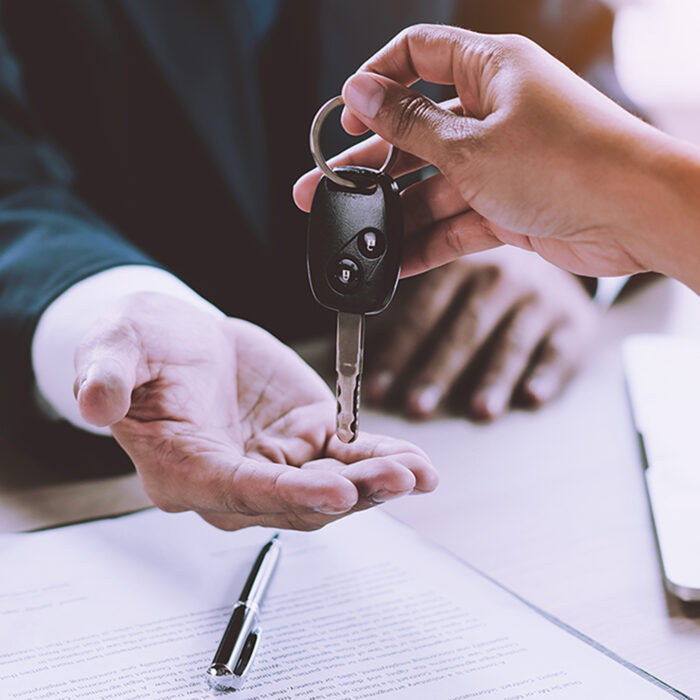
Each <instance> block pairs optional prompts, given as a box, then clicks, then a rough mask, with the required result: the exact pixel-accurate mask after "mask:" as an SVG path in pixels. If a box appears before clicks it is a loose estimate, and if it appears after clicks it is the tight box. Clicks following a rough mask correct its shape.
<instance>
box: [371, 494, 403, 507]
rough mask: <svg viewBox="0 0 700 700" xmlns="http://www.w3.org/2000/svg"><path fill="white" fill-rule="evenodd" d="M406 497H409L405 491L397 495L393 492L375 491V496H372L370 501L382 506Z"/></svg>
mask: <svg viewBox="0 0 700 700" xmlns="http://www.w3.org/2000/svg"><path fill="white" fill-rule="evenodd" d="M405 495H407V494H406V492H405V491H401V492H400V493H395V492H393V491H375V492H374V493H373V494H370V496H369V500H370V501H372V502H373V503H377V504H381V503H386V502H387V501H391V500H393V499H394V498H401V497H402V496H405Z"/></svg>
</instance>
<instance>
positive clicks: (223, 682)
mask: <svg viewBox="0 0 700 700" xmlns="http://www.w3.org/2000/svg"><path fill="white" fill-rule="evenodd" d="M260 633H261V628H260V626H259V625H256V626H255V627H254V628H253V629H252V630H251V631H250V632H249V633H248V636H247V637H246V638H245V641H244V642H243V644H242V645H241V646H240V651H239V652H238V655H237V656H236V657H235V658H234V659H231V661H232V663H231V664H227V663H222V662H220V661H219V662H214V663H213V664H212V665H211V666H210V667H209V670H208V671H207V680H208V681H209V685H210V686H211V687H212V688H214V689H215V690H240V688H241V686H242V685H243V681H244V679H245V674H246V672H247V670H248V668H250V664H251V663H252V661H253V657H254V656H255V652H256V651H257V648H258V644H259V642H260Z"/></svg>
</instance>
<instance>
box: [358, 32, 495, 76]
mask: <svg viewBox="0 0 700 700" xmlns="http://www.w3.org/2000/svg"><path fill="white" fill-rule="evenodd" d="M497 44H498V38H497V37H494V36H489V35H485V34H477V33H476V32H471V31H468V30H466V29H460V28H458V27H450V26H445V25H431V24H417V25H414V26H412V27H408V28H407V29H404V30H403V31H402V32H400V33H399V34H397V35H396V37H394V39H392V40H391V41H390V42H389V43H388V44H387V45H386V46H384V47H383V48H381V49H380V50H379V51H378V52H377V53H376V54H375V55H374V56H372V57H371V58H369V59H368V60H367V61H365V63H363V64H362V66H361V67H360V70H361V71H368V72H371V73H379V74H380V75H384V76H386V77H387V78H391V79H392V80H395V81H396V82H398V83H401V84H402V85H412V84H413V83H415V82H416V81H417V80H419V79H421V78H422V79H423V80H425V81H427V82H429V83H438V84H440V85H456V84H458V83H460V81H463V80H465V79H466V77H467V75H466V74H467V72H468V70H469V69H471V71H475V72H477V71H481V70H483V69H484V67H485V65H484V60H485V59H487V58H488V57H489V56H490V55H492V54H493V51H494V48H495V46H496V45H497ZM465 58H466V59H468V60H469V62H468V63H467V64H465V63H464V60H465ZM455 66H457V67H458V70H457V72H455Z"/></svg>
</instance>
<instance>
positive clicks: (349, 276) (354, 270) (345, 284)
mask: <svg viewBox="0 0 700 700" xmlns="http://www.w3.org/2000/svg"><path fill="white" fill-rule="evenodd" d="M329 277H330V283H331V286H332V287H333V289H335V291H336V292H339V293H340V294H351V293H352V292H354V291H355V290H356V289H357V287H358V286H359V284H360V282H361V280H362V271H361V270H360V267H359V265H358V264H357V263H356V262H355V261H354V260H353V259H352V258H347V257H345V258H340V259H339V260H337V261H336V262H335V263H334V264H333V265H332V266H331V271H330V275H329Z"/></svg>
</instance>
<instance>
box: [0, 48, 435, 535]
mask: <svg viewBox="0 0 700 700" xmlns="http://www.w3.org/2000/svg"><path fill="white" fill-rule="evenodd" d="M2 48H3V47H1V46H0V49H2ZM3 62H4V67H5V69H6V70H4V71H3V70H1V69H2V68H3ZM8 62H9V64H8ZM8 65H10V67H14V68H16V66H14V63H13V62H12V59H11V57H10V56H9V54H8V53H7V51H4V53H3V52H2V51H0V92H2V97H0V102H2V104H0V115H3V116H4V117H5V121H4V122H3V123H0V145H2V147H3V156H4V158H5V160H4V161H3V166H4V167H5V168H6V169H5V170H3V171H2V172H0V175H2V176H4V180H3V179H0V328H2V331H3V343H2V346H1V347H2V351H1V352H2V353H3V355H2V359H3V360H4V364H3V365H2V373H1V375H0V376H2V378H3V380H4V382H5V384H6V387H4V388H6V389H7V390H6V391H3V392H2V399H0V400H1V401H2V402H3V403H2V414H3V415H2V416H0V420H1V424H2V426H3V428H4V429H5V430H6V431H8V432H11V433H12V435H13V437H19V436H22V437H23V438H24V441H25V444H27V445H31V446H34V445H39V446H41V447H43V448H44V451H45V452H46V453H48V454H47V457H48V458H49V459H51V466H55V462H56V461H58V460H61V459H64V460H65V461H66V462H68V464H72V462H74V461H79V462H80V461H83V460H84V461H85V462H86V463H87V464H89V465H92V464H94V463H97V468H98V469H99V467H100V462H101V455H100V454H99V453H96V452H93V451H85V452H83V453H82V454H79V453H78V452H76V450H75V449H74V446H73V441H72V440H70V441H66V442H61V441H57V440H56V439H55V437H56V435H55V432H54V431H53V430H52V429H51V428H52V425H51V422H50V421H43V422H39V419H40V415H39V414H40V411H39V410H37V408H36V406H35V401H34V398H35V394H34V377H33V373H32V365H31V361H30V349H31V350H33V353H34V360H35V362H36V379H37V381H38V384H39V389H40V391H41V393H42V394H43V404H44V406H46V407H48V409H49V410H51V411H52V412H53V413H54V414H56V415H57V417H59V418H68V419H69V420H71V421H72V422H73V423H74V424H77V425H80V426H83V427H84V426H92V427H95V426H96V427H101V428H107V430H103V431H102V432H106V433H111V435H113V436H114V437H115V438H116V441H117V442H118V444H119V445H120V446H121V447H122V448H123V450H124V453H125V454H126V455H128V457H129V459H130V460H131V462H132V463H133V464H134V466H135V467H136V469H137V470H138V472H139V474H140V476H141V479H142V481H143V483H144V486H145V488H146V491H147V492H148V494H149V495H150V496H151V498H152V500H153V501H154V502H155V503H156V504H157V505H159V506H160V507H162V508H163V509H165V510H168V511H181V510H195V511H197V512H198V513H200V514H201V515H202V517H203V518H205V519H206V520H208V521H209V522H212V523H213V524H215V525H217V526H219V527H223V528H226V529H235V528H239V527H245V526H248V525H253V524H265V525H275V526H278V527H290V528H301V529H310V528H315V527H320V526H321V525H323V524H325V523H326V522H329V521H330V520H333V519H335V518H337V517H340V516H341V515H344V514H346V513H350V512H353V511H355V510H360V509H363V508H368V507H370V506H372V505H374V504H375V503H378V502H380V501H383V500H386V499H388V498H391V497H395V496H399V495H404V494H407V493H413V492H416V493H418V492H424V491H430V490H432V489H433V488H434V487H435V484H436V475H435V472H434V470H433V468H432V466H431V464H430V462H429V460H428V459H427V458H426V456H425V455H424V454H423V453H422V452H421V451H420V450H419V449H418V448H416V447H414V446H413V445H410V444H408V443H405V442H402V441H398V440H391V439H388V438H384V437H382V436H371V435H368V434H364V435H363V436H362V439H361V440H359V441H357V442H356V443H354V444H353V445H349V446H347V445H343V444H341V443H340V442H339V441H337V439H334V437H333V428H334V408H335V402H334V399H333V396H332V394H331V392H330V391H329V390H328V387H327V386H326V385H325V384H324V383H323V382H322V380H321V379H320V378H319V377H318V375H316V374H315V373H314V372H313V370H311V368H309V367H308V366H307V365H305V363H304V362H303V361H302V360H301V359H300V358H299V357H298V356H297V355H296V354H295V353H293V352H292V351H291V350H290V349H289V348H287V347H285V346H284V345H282V344H281V343H279V342H278V341H277V340H276V339H274V338H273V337H272V336H270V335H269V334H267V333H265V331H263V330H262V329H260V328H257V327H255V326H252V325H251V324H248V323H245V322H243V321H239V320H237V319H231V318H227V317H225V316H224V315H223V314H221V313H220V312H218V310H216V309H213V307H211V306H210V305H208V304H207V303H206V302H204V301H203V300H201V299H200V298H199V297H198V296H197V295H196V294H194V292H192V291H191V290H189V289H187V288H186V287H185V286H184V285H183V284H182V283H180V282H179V281H178V280H176V279H174V278H172V277H170V276H169V275H167V273H164V272H159V271H158V270H155V269H153V267H148V266H153V265H154V263H153V262H152V261H151V260H149V259H148V258H147V257H146V256H145V255H143V254H142V253H140V252H139V251H138V249H136V248H135V247H133V246H132V245H130V244H129V243H127V242H126V241H125V240H124V239H122V238H121V237H120V236H119V235H118V234H117V233H116V232H114V231H113V230H112V229H111V228H110V227H109V226H108V225H107V224H106V223H105V222H103V221H101V220H100V219H99V218H98V217H97V216H95V215H94V214H93V213H91V212H90V210H89V209H88V208H87V207H86V206H85V205H84V204H83V203H81V202H80V201H79V199H78V198H77V197H75V196H74V194H73V193H72V192H71V181H72V174H71V172H70V168H69V167H68V166H67V164H66V163H65V161H64V160H63V158H62V157H61V156H60V155H59V154H58V153H57V152H56V151H55V149H53V148H51V147H49V146H48V145H47V144H46V142H45V140H44V139H43V138H42V137H41V135H40V133H39V132H38V131H37V130H36V129H35V128H34V127H33V125H32V120H31V118H30V116H29V113H28V111H27V109H26V105H25V104H24V101H23V99H22V94H21V91H20V89H19V84H18V83H17V81H16V80H15V79H14V76H15V75H16V74H15V73H13V72H12V70H9V69H8ZM3 80H4V81H5V82H4V83H3V82H2V81H3ZM3 90H4V92H3ZM3 100H4V102H3ZM134 265H136V266H137V267H138V266H139V265H140V266H144V265H145V266H147V267H148V269H146V268H145V267H144V268H143V269H141V268H139V269H135V268H134V267H133V266H134ZM113 268H114V269H113ZM125 275H126V276H127V277H125ZM156 277H158V282H157V285H158V289H154V286H156V283H155V282H154V280H155V278H156ZM73 392H74V393H75V399H77V401H76V400H75V399H73V400H72V399H71V396H72V395H73ZM76 407H77V408H76ZM55 423H64V424H65V422H64V421H56V422H55ZM70 432H71V433H72V437H76V436H77V435H78V434H79V431H75V430H72V429H71V431H70ZM89 437H90V438H91V439H92V440H93V441H97V442H93V443H92V444H93V445H96V444H97V443H101V444H103V445H104V444H107V445H110V444H111V445H114V442H113V441H112V440H110V439H105V438H104V437H102V436H89ZM66 443H67V444H66Z"/></svg>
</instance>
